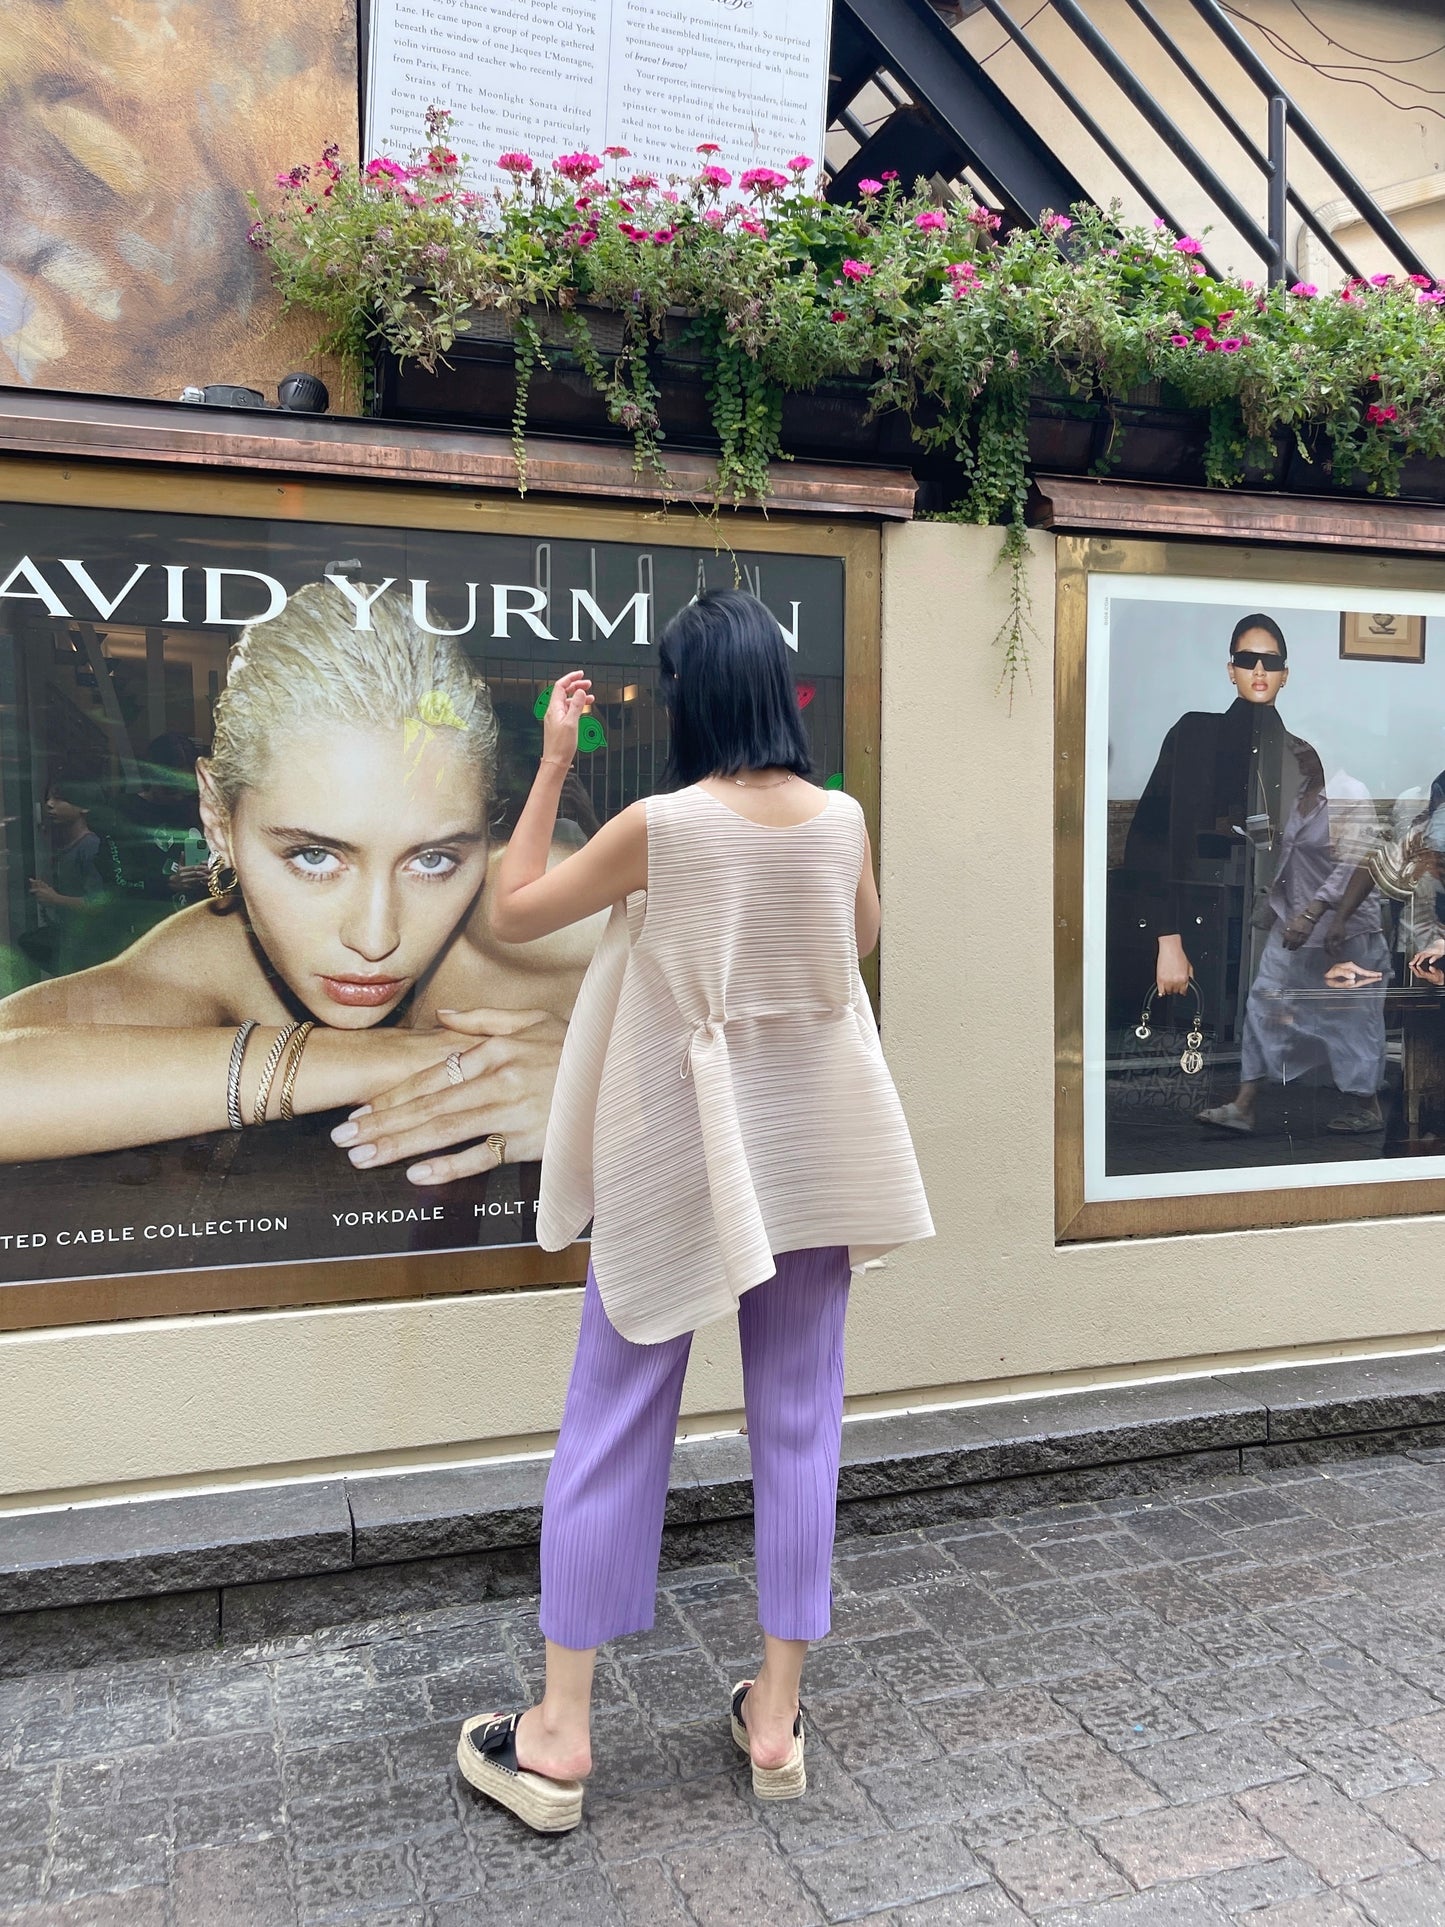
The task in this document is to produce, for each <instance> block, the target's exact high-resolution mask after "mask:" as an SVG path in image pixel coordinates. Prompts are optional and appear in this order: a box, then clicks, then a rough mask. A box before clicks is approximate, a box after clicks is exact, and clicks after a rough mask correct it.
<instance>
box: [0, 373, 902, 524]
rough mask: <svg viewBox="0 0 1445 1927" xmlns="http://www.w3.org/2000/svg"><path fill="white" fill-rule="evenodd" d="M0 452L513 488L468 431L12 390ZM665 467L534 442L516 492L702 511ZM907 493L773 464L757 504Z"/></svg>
mask: <svg viewBox="0 0 1445 1927" xmlns="http://www.w3.org/2000/svg"><path fill="white" fill-rule="evenodd" d="M0 451H6V452H9V453H13V454H29V455H43V456H46V457H48V458H49V459H51V460H61V461H66V460H81V459H85V460H90V461H117V462H163V463H182V464H193V465H197V466H202V467H206V468H213V469H216V468H228V469H259V470H266V471H270V472H272V473H282V474H288V475H296V476H300V477H314V478H316V479H318V480H325V481H366V482H372V483H398V482H401V483H422V484H430V485H432V486H437V485H441V486H444V487H456V488H468V489H488V490H498V491H505V492H506V493H508V494H511V495H515V494H516V493H517V470H516V464H515V462H514V461H513V458H512V445H511V442H510V441H509V440H508V439H507V437H506V436H504V435H492V434H487V433H485V432H483V431H482V430H478V429H468V428H432V427H424V426H419V425H415V424H411V423H398V422H379V421H362V420H357V419H354V418H350V417H344V416H329V415H288V414H285V413H282V412H280V411H274V412H262V411H259V410H252V409H232V408H208V407H205V406H203V405H199V404H196V405H192V404H190V403H184V402H158V401H130V400H126V399H124V398H123V397H119V396H106V395H65V394H57V393H55V392H53V391H48V390H47V391H37V390H34V389H26V388H5V389H0ZM667 462H668V471H669V478H670V486H669V485H668V484H667V483H664V482H663V481H662V480H661V479H660V478H658V477H656V476H652V475H639V474H637V473H636V472H635V471H634V468H633V458H632V450H631V448H630V447H628V446H623V445H621V444H614V443H609V442H584V441H567V440H560V439H552V438H548V437H543V436H538V437H537V438H535V439H529V440H528V442H527V486H528V493H529V494H533V495H587V496H609V497H611V498H612V499H613V500H620V501H635V502H648V503H653V502H664V501H671V502H676V503H678V504H679V505H680V506H686V505H687V504H689V503H693V502H696V503H706V504H708V505H709V506H710V505H711V502H712V478H713V473H714V467H715V465H714V463H713V461H712V459H711V458H710V457H709V456H707V455H704V454H698V453H696V452H690V451H688V450H685V449H678V450H669V452H668V457H667ZM916 492H917V484H916V483H915V482H914V479H913V477H912V475H911V474H910V473H909V472H908V471H907V470H906V469H888V468H851V467H845V466H843V465H841V464H840V465H838V466H836V467H834V466H832V465H831V464H824V463H809V462H777V463H775V464H774V465H773V469H772V492H771V493H770V495H769V496H768V499H767V502H766V505H765V506H766V507H768V508H770V509H779V510H781V509H786V510H789V511H791V512H792V513H794V514H804V515H808V514H812V515H850V516H852V515H868V516H881V517H883V518H885V519H887V520H891V521H907V520H909V518H910V517H911V516H912V514H913V498H914V495H915V494H916Z"/></svg>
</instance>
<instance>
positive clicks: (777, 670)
mask: <svg viewBox="0 0 1445 1927" xmlns="http://www.w3.org/2000/svg"><path fill="white" fill-rule="evenodd" d="M658 658H659V661H660V662H661V665H662V694H663V700H664V702H665V703H666V705H667V718H668V723H669V725H670V727H671V732H672V742H671V747H670V749H669V751H668V758H667V781H668V783H669V784H670V785H671V786H672V787H673V788H675V789H685V788H686V787H687V786H688V785H689V784H690V783H697V782H700V781H701V780H702V778H703V777H705V776H735V775H736V774H737V772H738V771H739V770H741V769H786V770H791V771H792V772H793V774H794V775H795V776H811V775H812V773H813V759H812V756H811V754H810V753H809V750H808V738H807V734H806V732H805V730H804V728H803V714H802V711H801V710H800V709H799V707H798V691H797V688H796V686H795V684H794V682H793V672H792V670H791V669H790V668H789V666H788V654H787V644H786V643H785V642H784V641H783V632H782V630H781V629H780V628H779V627H778V622H777V618H776V616H774V615H773V613H772V611H771V610H770V609H768V608H767V607H766V606H765V605H764V604H763V603H761V602H759V601H758V599H757V597H756V596H750V595H744V594H742V592H741V591H740V590H737V589H709V590H708V591H706V593H705V594H703V595H700V596H699V597H698V598H697V600H696V601H695V602H690V603H688V605H687V607H686V608H685V609H679V610H678V612H677V614H676V615H675V616H674V617H673V618H672V620H671V622H669V623H668V625H667V627H666V628H665V629H664V630H663V632H662V641H661V644H660V646H659V648H658Z"/></svg>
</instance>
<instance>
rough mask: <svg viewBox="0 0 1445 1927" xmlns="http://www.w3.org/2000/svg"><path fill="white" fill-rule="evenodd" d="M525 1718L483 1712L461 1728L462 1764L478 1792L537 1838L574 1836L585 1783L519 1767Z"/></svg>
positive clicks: (465, 1776) (459, 1748)
mask: <svg viewBox="0 0 1445 1927" xmlns="http://www.w3.org/2000/svg"><path fill="white" fill-rule="evenodd" d="M521 1717H522V1716H521V1714H520V1713H507V1714H504V1715H503V1716H502V1718H500V1719H493V1718H491V1717H489V1716H488V1715H487V1714H486V1713H479V1714H478V1715H477V1717H476V1718H475V1719H470V1720H468V1721H467V1722H466V1724H465V1725H464V1726H463V1728H462V1732H461V1738H460V1739H459V1740H458V1741H457V1765H458V1767H459V1768H460V1769H461V1775H462V1778H463V1779H464V1780H465V1781H466V1782H467V1783H468V1785H469V1786H474V1787H475V1788H476V1790H477V1792H478V1793H485V1794H486V1796H487V1798H488V1799H489V1800H495V1801H496V1802H497V1804H498V1806H503V1807H506V1808H507V1810H508V1811H509V1812H511V1813H515V1814H516V1816H517V1818H518V1819H519V1820H521V1821H523V1822H524V1823H525V1824H526V1825H527V1826H529V1827H530V1828H531V1829H532V1831H533V1832H534V1833H570V1832H571V1830H572V1828H573V1827H575V1826H576V1825H577V1824H578V1823H579V1821H580V1820H581V1818H582V1782H581V1781H580V1780H549V1779H548V1778H547V1777H546V1775H545V1774H542V1773H528V1772H527V1771H526V1769H525V1768H523V1767H520V1766H518V1765H517V1721H518V1720H519V1719H520V1718H521Z"/></svg>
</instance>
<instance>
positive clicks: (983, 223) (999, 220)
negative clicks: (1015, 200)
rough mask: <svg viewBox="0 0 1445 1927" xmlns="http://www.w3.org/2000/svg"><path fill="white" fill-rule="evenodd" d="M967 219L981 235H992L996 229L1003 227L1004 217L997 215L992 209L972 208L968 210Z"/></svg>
mask: <svg viewBox="0 0 1445 1927" xmlns="http://www.w3.org/2000/svg"><path fill="white" fill-rule="evenodd" d="M967 219H968V220H970V221H971V222H972V223H973V225H974V226H975V227H976V228H977V229H978V230H979V232H980V233H987V234H992V233H993V232H994V231H995V229H997V228H1001V227H1002V226H1003V216H1002V215H1001V214H995V213H994V211H993V209H992V208H991V207H978V206H974V207H971V208H970V209H969V210H968V215H967Z"/></svg>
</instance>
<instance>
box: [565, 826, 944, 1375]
mask: <svg viewBox="0 0 1445 1927" xmlns="http://www.w3.org/2000/svg"><path fill="white" fill-rule="evenodd" d="M865 850H866V836H865V831H864V824H863V813H862V810H861V809H860V808H859V806H858V804H857V803H856V802H855V801H854V800H853V799H852V798H851V797H848V796H845V795H843V794H842V793H841V792H840V791H830V792H829V794H828V799H827V802H826V804H825V806H824V808H823V809H822V810H821V811H820V812H819V814H818V815H816V816H814V817H811V818H809V819H808V821H807V822H804V823H800V824H795V825H792V826H790V827H787V828H774V827H770V826H768V825H764V824H758V823H753V822H751V821H750V820H749V819H748V818H746V817H743V816H740V815H739V814H738V813H737V812H736V811H735V810H732V809H729V808H728V806H727V805H726V804H725V803H721V802H719V801H718V799H717V798H716V797H714V796H711V795H710V794H709V793H708V792H707V791H706V790H702V789H698V788H692V789H687V790H683V791H681V792H679V793H678V794H676V795H671V796H654V797H650V798H649V799H648V802H647V865H648V887H647V891H646V894H645V895H642V894H639V895H637V896H634V897H632V898H630V899H629V900H628V902H627V903H625V904H618V905H617V906H616V907H615V908H614V910H613V912H612V916H611V919H610V921H609V923H608V926H607V931H606V934H605V935H604V937H603V939H602V942H601V943H600V944H599V946H598V949H597V952H596V954H595V956H594V957H593V959H592V963H591V966H590V967H589V969H588V972H587V975H586V978H585V979H584V981H583V984H582V988H581V990H580V992H579V993H578V997H577V1003H576V1007H575V1009H574V1010H573V1013H572V1021H571V1023H570V1024H569V1026H568V1030H567V1039H566V1042H565V1044H564V1046H563V1049H562V1061H561V1065H560V1067H559V1070H558V1076H557V1087H556V1092H555V1094H554V1097H553V1101H552V1110H551V1116H550V1118H549V1121H548V1126H547V1138H546V1146H545V1149H544V1151H543V1157H542V1188H541V1199H540V1204H539V1208H538V1215H537V1240H538V1243H539V1244H541V1245H542V1247H543V1248H544V1249H545V1250H548V1251H558V1250H561V1249H562V1248H563V1247H564V1246H566V1245H568V1244H571V1243H573V1242H574V1241H575V1240H576V1239H577V1238H578V1237H580V1236H581V1234H582V1233H583V1231H584V1230H585V1229H586V1226H587V1224H588V1221H589V1220H590V1221H591V1223H592V1265H593V1272H594V1275H595V1277H596V1280H597V1286H598V1290H599V1292H600V1293H601V1297H602V1302H603V1304H604V1306H605V1307H606V1311H607V1316H608V1318H609V1319H610V1320H611V1322H612V1324H613V1325H614V1326H615V1327H616V1329H617V1330H618V1331H619V1332H620V1333H621V1334H622V1336H623V1337H624V1338H627V1339H629V1340H631V1341H632V1342H633V1343H634V1344H656V1343H659V1342H661V1341H663V1340H665V1339H670V1338H676V1337H678V1336H679V1335H680V1334H682V1333H683V1332H688V1331H694V1330H696V1328H697V1327H698V1326H699V1325H704V1324H707V1323H709V1322H710V1321H711V1320H712V1319H715V1318H721V1317H725V1316H726V1315H727V1314H728V1313H730V1312H732V1311H733V1310H734V1309H735V1308H736V1306H737V1303H738V1300H739V1298H740V1297H741V1296H742V1294H743V1293H744V1292H745V1291H750V1290H751V1289H752V1288H753V1287H754V1286H755V1285H759V1284H762V1283H763V1282H764V1280H765V1279H768V1278H771V1277H772V1276H773V1274H774V1270H775V1266H774V1256H773V1254H774V1253H776V1252H787V1251H803V1250H810V1249H813V1248H814V1247H817V1246H824V1245H846V1246H847V1247H848V1249H849V1256H850V1259H851V1262H852V1264H853V1265H854V1266H855V1267H856V1266H858V1265H860V1264H862V1263H864V1262H865V1261H866V1260H867V1259H869V1258H874V1257H879V1256H881V1255H882V1254H883V1253H884V1252H886V1251H891V1250H892V1249H893V1248H894V1247H895V1246H897V1245H900V1244H906V1243H910V1242H912V1241H913V1240H915V1239H919V1238H928V1237H931V1236H932V1235H933V1223H932V1220H931V1219H930V1217H929V1213H928V1204H927V1200H926V1198H925V1197H924V1193H923V1183H922V1180H921V1178H920V1176H919V1172H918V1164H917V1160H916V1159H915V1157H914V1153H913V1144H912V1141H911V1139H910V1137H909V1135H908V1127H907V1124H906V1123H905V1122H904V1118H903V1110H902V1107H901V1105H900V1104H899V1101H898V1094H897V1092H896V1091H895V1090H894V1087H893V1080H892V1078H891V1077H890V1075H889V1072H888V1067H887V1065H886V1063H885V1062H884V1059H883V1051H882V1046H881V1045H880V1043H879V1039H878V1029H877V1026H876V1024H875V1023H874V1021H873V1012H872V1009H871V1007H870V1006H869V1003H868V997H867V993H866V991H865V990H864V987H863V981H862V978H861V976H860V974H859V970H858V952H857V941H856V934H855V925H854V919H855V907H856V900H857V889H858V881H859V877H860V875H861V873H862V866H863V862H864V855H865Z"/></svg>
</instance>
